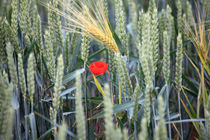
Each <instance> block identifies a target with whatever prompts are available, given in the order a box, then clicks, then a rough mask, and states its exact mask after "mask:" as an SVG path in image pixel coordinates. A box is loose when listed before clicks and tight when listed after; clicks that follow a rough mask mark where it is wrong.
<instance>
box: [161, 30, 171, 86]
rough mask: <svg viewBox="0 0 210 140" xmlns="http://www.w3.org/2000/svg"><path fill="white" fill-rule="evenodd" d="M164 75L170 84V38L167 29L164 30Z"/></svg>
mask: <svg viewBox="0 0 210 140" xmlns="http://www.w3.org/2000/svg"><path fill="white" fill-rule="evenodd" d="M163 75H164V79H165V81H166V84H168V81H169V79H170V39H169V34H168V32H167V31H164V32H163Z"/></svg>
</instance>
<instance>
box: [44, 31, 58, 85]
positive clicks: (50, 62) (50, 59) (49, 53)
mask: <svg viewBox="0 0 210 140" xmlns="http://www.w3.org/2000/svg"><path fill="white" fill-rule="evenodd" d="M44 38H45V53H44V54H45V60H46V64H47V68H48V72H49V75H50V78H51V80H52V81H54V80H55V56H54V51H53V47H52V46H53V45H52V43H53V42H52V41H51V36H50V33H49V32H48V31H46V32H45V35H44Z"/></svg>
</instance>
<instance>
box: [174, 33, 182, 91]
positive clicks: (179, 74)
mask: <svg viewBox="0 0 210 140" xmlns="http://www.w3.org/2000/svg"><path fill="white" fill-rule="evenodd" d="M182 62H183V44H182V38H181V34H180V33H179V35H178V37H177V50H176V71H175V83H176V88H177V89H178V91H180V90H181V85H182Z"/></svg>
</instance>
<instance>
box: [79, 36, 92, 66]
mask: <svg viewBox="0 0 210 140" xmlns="http://www.w3.org/2000/svg"><path fill="white" fill-rule="evenodd" d="M89 47H90V38H89V37H86V36H83V38H82V44H81V58H82V60H83V61H84V62H85V63H87V61H88V55H89Z"/></svg>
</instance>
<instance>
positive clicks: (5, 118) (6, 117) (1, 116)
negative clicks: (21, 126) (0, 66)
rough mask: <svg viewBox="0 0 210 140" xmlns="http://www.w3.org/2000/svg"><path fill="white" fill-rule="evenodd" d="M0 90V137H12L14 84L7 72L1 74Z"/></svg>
mask: <svg viewBox="0 0 210 140" xmlns="http://www.w3.org/2000/svg"><path fill="white" fill-rule="evenodd" d="M0 90H1V92H0V138H1V139H10V137H11V133H12V124H13V113H12V108H11V107H12V106H11V99H12V95H13V84H9V82H8V80H7V78H6V76H5V74H3V75H0ZM11 117H12V118H11Z"/></svg>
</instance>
